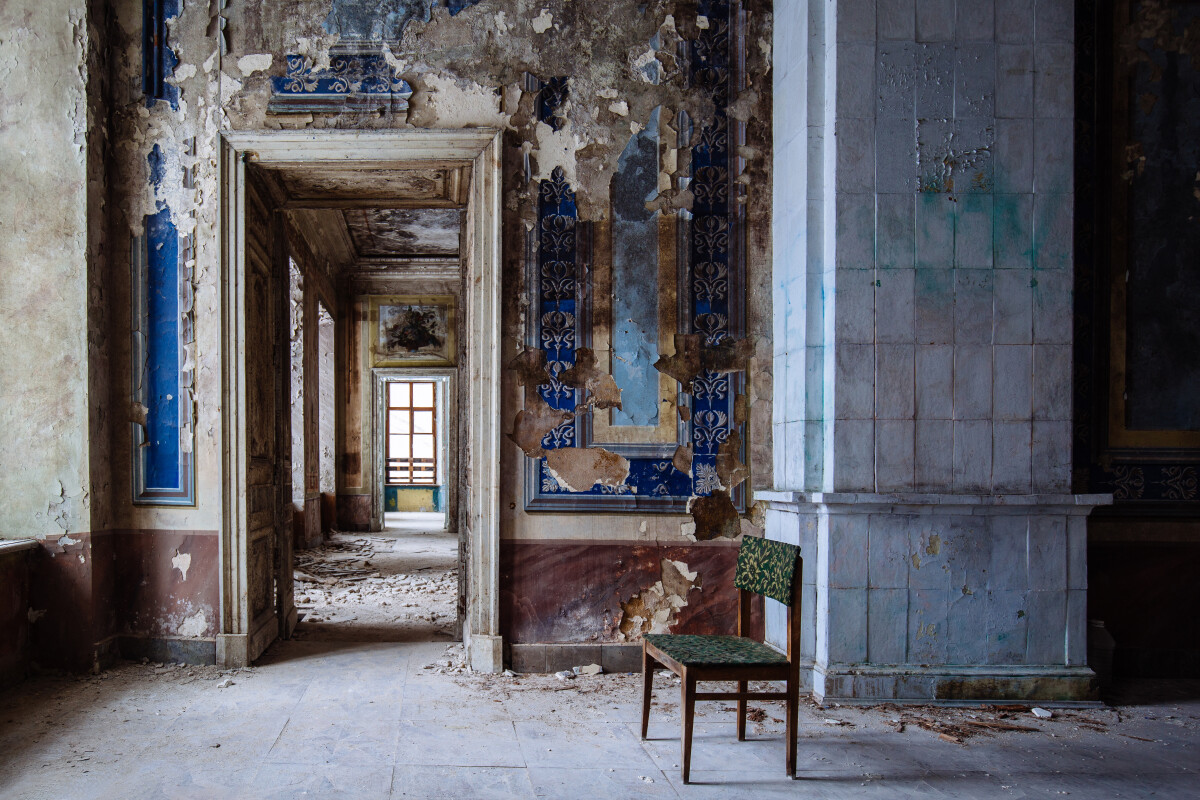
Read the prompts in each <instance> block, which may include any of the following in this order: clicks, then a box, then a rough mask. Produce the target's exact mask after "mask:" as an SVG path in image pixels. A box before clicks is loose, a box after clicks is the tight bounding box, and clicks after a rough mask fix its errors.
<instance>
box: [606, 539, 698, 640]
mask: <svg viewBox="0 0 1200 800" xmlns="http://www.w3.org/2000/svg"><path fill="white" fill-rule="evenodd" d="M660 565H661V568H662V577H661V578H659V580H657V581H655V582H654V584H653V585H652V586H648V587H647V588H646V589H644V590H642V591H641V592H639V593H638V594H635V595H634V596H633V597H631V598H629V599H628V600H626V601H623V602H622V603H621V618H620V623H619V624H618V627H617V630H618V638H619V640H620V641H626V642H636V641H640V640H641V638H642V636H644V635H645V634H647V633H669V632H670V630H671V627H672V626H674V625H675V624H676V623H677V622H678V621H679V610H680V609H681V608H683V607H684V606H686V605H687V604H688V594H689V593H690V592H691V591H692V590H693V589H700V588H701V586H700V580H699V577H700V576H699V575H698V574H697V573H696V572H693V571H690V570H689V569H688V565H687V564H685V563H683V562H682V561H673V560H671V559H666V558H664V559H662V560H661V562H660Z"/></svg>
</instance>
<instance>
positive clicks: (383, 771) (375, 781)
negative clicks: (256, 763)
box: [250, 762, 392, 800]
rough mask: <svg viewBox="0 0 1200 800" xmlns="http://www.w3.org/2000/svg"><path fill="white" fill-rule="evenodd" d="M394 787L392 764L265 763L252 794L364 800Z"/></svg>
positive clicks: (271, 799)
mask: <svg viewBox="0 0 1200 800" xmlns="http://www.w3.org/2000/svg"><path fill="white" fill-rule="evenodd" d="M391 788H392V767H391V765H390V764H389V765H387V766H381V765H378V764H361V765H352V764H346V763H344V762H339V763H337V764H321V765H314V764H308V763H305V764H263V765H262V767H261V768H260V769H259V770H258V773H257V774H256V775H255V777H254V783H253V785H252V787H251V791H252V794H251V795H250V796H252V797H254V798H256V800H301V798H303V800H315V798H320V800H362V799H363V798H386V797H388V795H389V794H390V792H391Z"/></svg>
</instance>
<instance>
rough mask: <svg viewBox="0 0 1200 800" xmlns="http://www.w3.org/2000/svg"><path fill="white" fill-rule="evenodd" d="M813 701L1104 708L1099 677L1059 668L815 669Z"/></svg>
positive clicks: (1079, 669)
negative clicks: (1041, 704)
mask: <svg viewBox="0 0 1200 800" xmlns="http://www.w3.org/2000/svg"><path fill="white" fill-rule="evenodd" d="M812 675H813V698H814V699H815V700H816V701H817V702H818V703H820V704H822V705H825V704H828V703H839V704H843V705H870V704H874V703H880V702H893V703H919V704H923V705H930V704H932V705H975V704H988V703H1004V702H1007V703H1011V702H1021V703H1045V704H1053V705H1057V706H1063V705H1070V706H1098V705H1100V701H1099V695H1098V686H1097V683H1096V673H1095V672H1093V671H1092V670H1091V669H1090V668H1088V667H1060V666H1045V667H1034V666H1020V667H1003V666H982V667H972V666H943V665H938V666H916V665H913V666H896V667H883V666H851V665H832V666H827V667H826V666H822V665H819V664H817V665H814V666H813V673H812Z"/></svg>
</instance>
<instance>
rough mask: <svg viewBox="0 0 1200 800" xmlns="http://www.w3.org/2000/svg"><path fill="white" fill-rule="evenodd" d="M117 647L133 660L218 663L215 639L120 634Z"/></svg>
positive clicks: (125, 656)
mask: <svg viewBox="0 0 1200 800" xmlns="http://www.w3.org/2000/svg"><path fill="white" fill-rule="evenodd" d="M117 649H118V650H119V652H120V654H121V657H122V658H126V659H129V660H131V661H139V660H141V659H143V658H147V659H149V660H151V661H161V662H163V663H166V664H195V665H210V664H215V663H217V643H216V641H214V640H213V639H171V638H150V637H141V636H120V637H118V638H117Z"/></svg>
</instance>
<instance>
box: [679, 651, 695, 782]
mask: <svg viewBox="0 0 1200 800" xmlns="http://www.w3.org/2000/svg"><path fill="white" fill-rule="evenodd" d="M681 677H682V678H683V682H682V684H681V687H680V693H681V694H682V695H683V697H682V698H681V700H682V702H680V704H679V711H680V713H681V715H682V716H683V761H682V764H681V766H682V767H683V782H684V783H689V782H690V781H691V778H692V723H693V722H694V721H695V718H696V678H695V676H693V675H689V674H688V671H687V670H686V669H685V670H684V671H683V675H682V676H681Z"/></svg>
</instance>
